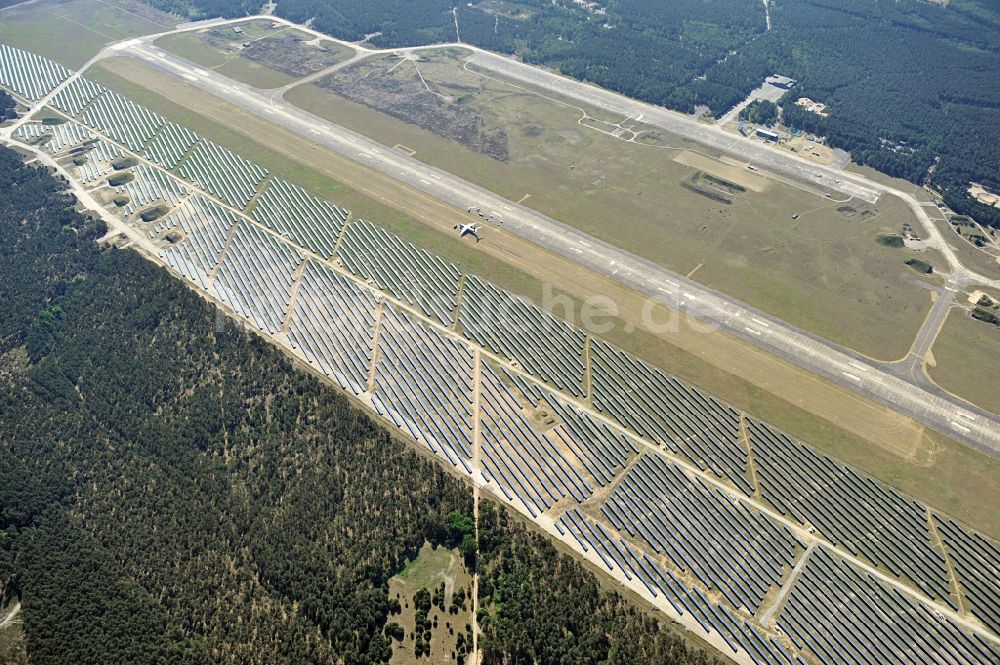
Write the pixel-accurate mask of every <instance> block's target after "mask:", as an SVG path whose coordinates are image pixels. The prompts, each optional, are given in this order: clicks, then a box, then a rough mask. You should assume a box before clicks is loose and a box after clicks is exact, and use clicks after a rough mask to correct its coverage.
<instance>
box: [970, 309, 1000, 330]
mask: <svg viewBox="0 0 1000 665" xmlns="http://www.w3.org/2000/svg"><path fill="white" fill-rule="evenodd" d="M972 318H974V319H979V320H980V321H985V322H986V323H992V324H993V325H995V326H1000V316H997V315H996V313H995V312H991V311H990V310H988V309H983V308H982V307H976V308H975V309H974V310H972Z"/></svg>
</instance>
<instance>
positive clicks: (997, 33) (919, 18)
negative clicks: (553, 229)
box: [147, 0, 1000, 226]
mask: <svg viewBox="0 0 1000 665" xmlns="http://www.w3.org/2000/svg"><path fill="white" fill-rule="evenodd" d="M147 1H148V2H151V3H152V4H154V5H157V6H159V7H163V8H166V9H170V10H173V11H179V12H182V13H188V14H191V15H202V16H215V15H223V16H230V17H232V16H240V15H245V14H249V13H255V12H257V11H258V10H259V3H258V2H253V1H252V0H147ZM470 4H471V6H470ZM769 5H770V13H771V19H772V29H771V30H770V31H768V30H767V29H766V21H765V15H764V5H763V3H762V2H760V0H674V1H672V2H662V1H661V0H603V1H600V2H597V4H596V7H591V8H589V9H588V8H586V7H583V6H581V5H578V4H577V3H575V2H573V1H572V0H517V2H508V1H507V0H484V1H480V2H474V3H454V2H452V0H367V1H366V2H355V1H354V0H282V2H279V3H278V7H277V13H278V14H279V15H281V16H284V17H286V18H289V19H292V20H294V21H300V22H301V21H306V20H309V19H314V23H313V25H314V27H316V28H318V29H319V30H323V31H325V32H328V33H331V34H333V35H335V36H338V37H341V38H344V39H348V40H359V39H362V38H363V37H364V36H366V35H371V34H374V35H376V36H374V37H373V38H372V39H371V41H372V43H373V44H375V45H376V46H383V47H389V46H409V45H415V44H426V43H431V42H449V41H454V40H455V39H456V28H455V23H456V19H457V23H458V34H457V36H458V37H460V38H461V40H462V41H463V42H466V43H470V44H475V45H478V46H481V47H484V48H488V49H492V50H495V51H500V52H504V53H516V54H518V55H519V56H521V57H522V58H523V59H524V60H525V61H527V62H532V63H539V64H543V65H546V66H549V67H553V68H556V69H559V70H560V71H562V72H563V73H565V74H568V75H571V76H574V77H576V78H579V79H583V80H587V81H592V82H594V83H597V84H599V85H602V86H604V87H606V88H610V89H612V90H617V91H619V92H622V93H625V94H627V95H630V96H633V97H637V98H639V99H643V100H646V101H649V102H653V103H656V104H662V105H664V106H667V107H670V108H673V109H677V110H680V111H685V112H691V111H693V110H695V109H696V108H697V107H701V106H707V107H708V108H709V109H710V110H711V112H712V113H714V114H716V115H719V114H722V113H724V112H725V111H727V110H728V109H730V108H732V107H733V106H734V105H735V104H736V103H737V102H738V101H739V100H741V99H743V98H744V97H745V96H746V95H747V93H749V92H750V91H751V90H752V89H754V88H755V87H757V86H758V85H759V84H760V83H761V81H762V80H763V79H764V77H766V76H767V75H769V74H774V73H780V74H785V75H787V76H791V77H793V78H795V79H798V80H799V82H800V85H799V87H798V88H796V89H794V90H793V91H792V92H791V93H790V94H789V95H788V96H787V98H786V100H785V102H784V104H783V107H784V109H785V111H786V113H785V116H784V119H785V121H786V122H787V123H789V124H790V125H792V126H794V127H798V128H801V129H805V130H807V131H809V132H813V133H819V134H822V135H824V136H826V137H827V138H828V139H829V141H830V142H831V144H832V145H834V146H837V147H841V148H844V149H846V150H849V151H851V153H852V156H853V157H854V159H855V161H857V162H859V163H862V164H867V165H870V166H873V167H875V168H877V169H879V170H881V171H884V172H885V173H888V174H890V175H893V176H897V177H901V178H906V179H908V180H911V181H913V182H916V183H922V182H924V181H925V179H927V178H928V174H929V173H930V182H931V184H933V185H934V186H935V187H937V188H938V189H939V190H940V191H942V193H944V194H945V197H946V200H947V201H948V202H949V203H950V204H951V205H952V207H954V208H956V209H958V210H959V211H961V212H965V213H967V214H971V215H973V216H975V217H976V218H977V219H978V220H979V221H981V222H984V223H988V224H992V225H994V226H1000V210H998V209H996V208H990V207H987V206H985V205H982V204H979V203H977V202H976V201H975V200H974V199H972V198H971V197H969V196H968V195H966V193H965V189H966V187H967V185H968V182H969V181H980V180H984V179H993V178H995V174H996V173H998V172H1000V152H998V151H997V150H996V147H997V146H998V145H1000V8H998V7H997V5H996V3H991V2H987V1H986V0H952V1H951V2H948V3H931V2H921V1H919V0H902V1H899V2H897V1H895V0H771V2H770V3H769ZM453 8H455V11H456V14H455V15H453V12H452V10H453ZM799 96H808V97H811V98H813V99H816V100H817V101H821V102H825V103H826V104H827V105H828V110H829V113H830V117H829V118H822V117H820V116H818V115H815V114H812V113H809V112H808V111H805V110H803V109H801V108H799V107H795V106H794V105H793V104H792V102H794V100H795V99H797V98H798V97H799ZM932 167H933V169H932Z"/></svg>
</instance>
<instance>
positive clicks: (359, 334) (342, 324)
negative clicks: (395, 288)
mask: <svg viewBox="0 0 1000 665" xmlns="http://www.w3.org/2000/svg"><path fill="white" fill-rule="evenodd" d="M377 307H378V300H377V298H376V297H375V296H374V295H373V294H372V292H371V291H369V290H368V289H364V288H361V287H360V286H358V285H357V284H356V283H354V282H353V281H351V280H350V279H349V278H347V277H344V276H343V275H341V274H340V273H338V272H336V271H335V270H332V269H331V268H329V267H328V266H325V265H323V264H322V263H319V262H317V261H312V260H310V261H308V262H307V263H306V267H305V271H304V272H303V274H302V281H301V283H300V285H299V290H298V293H297V295H296V297H295V301H294V303H293V305H292V311H291V316H290V317H289V327H288V339H289V340H290V341H291V343H292V347H293V348H295V349H297V350H298V351H299V352H300V353H302V354H303V355H304V356H305V358H306V360H308V361H309V362H310V363H311V364H312V365H314V366H315V367H317V368H318V369H319V370H320V371H321V372H323V373H324V374H326V375H327V376H329V377H331V378H333V379H335V380H336V381H337V383H339V384H340V387H341V388H343V389H344V390H350V391H351V392H352V393H354V394H355V395H360V394H361V393H363V392H365V390H367V385H366V384H367V382H368V374H369V369H370V367H371V364H372V356H373V353H374V348H373V346H374V339H375V311H376V308H377Z"/></svg>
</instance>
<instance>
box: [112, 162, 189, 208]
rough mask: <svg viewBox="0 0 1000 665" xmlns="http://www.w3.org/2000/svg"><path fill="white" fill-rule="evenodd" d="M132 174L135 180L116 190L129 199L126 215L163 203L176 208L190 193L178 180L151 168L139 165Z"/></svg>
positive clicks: (133, 169)
mask: <svg viewBox="0 0 1000 665" xmlns="http://www.w3.org/2000/svg"><path fill="white" fill-rule="evenodd" d="M132 172H133V173H134V174H135V179H134V180H132V181H131V182H128V183H126V184H124V185H121V186H119V187H116V188H115V189H117V190H118V191H119V192H124V193H125V194H127V195H128V197H129V202H128V203H127V204H126V205H125V206H124V208H123V210H124V211H125V214H126V215H131V214H132V213H134V212H136V211H138V210H141V209H143V208H145V207H146V206H149V205H152V204H153V203H158V202H161V201H162V202H163V203H165V204H170V206H171V207H173V206H176V205H177V204H178V203H180V201H181V199H182V198H183V197H184V196H186V195H187V193H188V189H187V187H185V186H184V185H182V184H181V183H180V182H179V181H178V180H177V179H176V178H171V177H170V176H168V175H166V174H165V173H163V172H162V171H158V170H156V169H154V168H152V167H151V166H147V165H145V164H137V165H136V166H134V167H133V168H132Z"/></svg>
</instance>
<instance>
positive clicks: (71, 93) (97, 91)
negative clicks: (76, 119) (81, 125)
mask: <svg viewBox="0 0 1000 665" xmlns="http://www.w3.org/2000/svg"><path fill="white" fill-rule="evenodd" d="M105 90H106V89H105V87H104V86H102V85H101V84H99V83H94V82H93V81H91V80H90V79H87V78H84V77H82V76H80V77H77V78H75V79H73V80H72V81H70V82H69V83H68V84H66V86H64V87H63V89H62V90H60V91H59V92H58V93H57V94H56V96H55V97H53V98H52V102H51V103H52V106H54V107H55V108H57V109H59V110H60V111H62V112H63V113H66V114H68V115H71V116H78V115H80V113H82V112H83V109H85V108H86V107H87V105H88V104H90V103H91V102H92V101H94V100H95V99H97V98H98V97H99V96H101V95H103V94H104V92H105Z"/></svg>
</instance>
